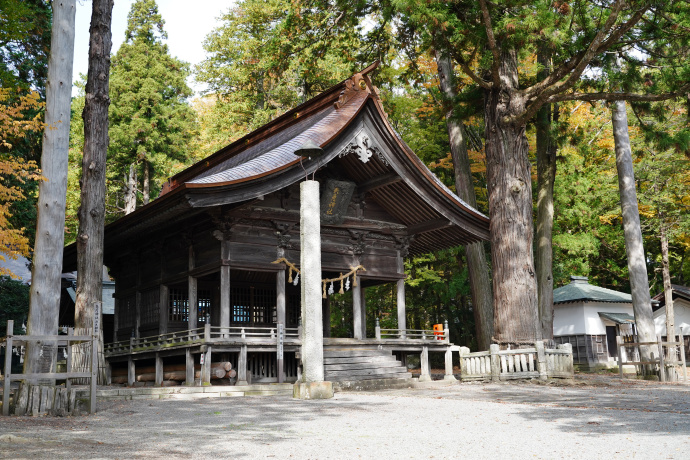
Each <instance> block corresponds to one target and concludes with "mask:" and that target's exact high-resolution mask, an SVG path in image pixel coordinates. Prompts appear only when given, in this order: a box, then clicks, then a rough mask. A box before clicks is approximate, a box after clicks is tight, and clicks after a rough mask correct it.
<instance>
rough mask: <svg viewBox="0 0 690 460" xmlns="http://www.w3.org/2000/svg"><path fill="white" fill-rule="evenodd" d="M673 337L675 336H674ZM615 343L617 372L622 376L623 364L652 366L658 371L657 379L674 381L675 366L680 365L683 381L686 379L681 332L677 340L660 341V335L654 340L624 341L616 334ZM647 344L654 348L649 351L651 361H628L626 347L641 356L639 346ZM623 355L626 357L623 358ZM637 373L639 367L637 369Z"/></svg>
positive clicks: (686, 371)
mask: <svg viewBox="0 0 690 460" xmlns="http://www.w3.org/2000/svg"><path fill="white" fill-rule="evenodd" d="M674 339H675V336H674ZM616 345H617V346H618V373H619V375H620V377H621V378H623V366H625V365H630V366H635V367H636V368H637V367H638V366H645V365H647V366H654V367H655V370H656V371H658V372H659V380H661V381H662V382H666V381H675V380H677V376H676V375H675V371H674V369H675V367H676V366H680V367H682V371H683V381H684V382H687V381H688V368H687V364H686V362H685V339H684V337H683V334H680V335H679V336H678V341H673V342H662V341H661V336H660V335H657V336H656V342H624V341H623V339H622V337H621V336H616ZM641 346H648V347H653V348H656V350H655V351H654V350H652V351H651V355H652V356H651V359H652V360H651V361H630V360H628V359H627V356H628V355H629V354H630V353H629V351H628V349H632V350H634V351H636V355H637V356H641V355H640V352H639V347H641ZM624 357H625V358H626V359H624ZM638 373H640V372H639V369H638Z"/></svg>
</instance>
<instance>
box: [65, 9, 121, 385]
mask: <svg viewBox="0 0 690 460" xmlns="http://www.w3.org/2000/svg"><path fill="white" fill-rule="evenodd" d="M112 10H113V0H93V10H92V15H91V29H90V33H91V38H90V42H89V72H88V78H87V82H86V104H85V106H84V112H83V114H82V116H83V118H84V157H83V161H82V178H81V205H80V206H79V232H78V234H77V297H76V300H75V306H74V325H75V327H77V328H93V320H94V315H99V316H100V315H101V313H102V308H101V299H102V288H103V284H102V281H103V226H104V224H105V164H106V156H107V153H108V106H109V105H110V98H109V96H108V94H109V89H108V88H109V75H110V48H111V46H112V39H111V38H112V33H111V28H110V24H111V19H112ZM99 324H101V325H102V321H99ZM99 339H100V343H102V341H103V335H102V334H100V335H99ZM100 348H101V350H99V351H100V353H99V361H102V360H103V359H102V358H103V354H102V346H101V347H100ZM101 375H102V374H101V373H99V376H101ZM99 380H101V381H100V382H99V383H102V384H103V383H105V382H104V381H102V377H100V378H99Z"/></svg>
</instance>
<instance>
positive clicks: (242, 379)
mask: <svg viewBox="0 0 690 460" xmlns="http://www.w3.org/2000/svg"><path fill="white" fill-rule="evenodd" d="M236 385H248V382H247V345H242V346H241V347H240V354H239V356H238V357H237V383H236Z"/></svg>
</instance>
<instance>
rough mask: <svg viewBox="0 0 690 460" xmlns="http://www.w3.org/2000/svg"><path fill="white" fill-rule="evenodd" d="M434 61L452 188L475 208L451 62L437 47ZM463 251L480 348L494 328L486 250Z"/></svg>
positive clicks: (471, 247)
mask: <svg viewBox="0 0 690 460" xmlns="http://www.w3.org/2000/svg"><path fill="white" fill-rule="evenodd" d="M436 62H437V65H438V77H439V82H440V86H441V91H442V92H443V94H444V95H445V99H446V103H447V109H446V127H447V129H448V138H449V141H450V152H451V156H452V157H453V166H454V170H455V189H456V191H457V194H458V196H459V197H460V198H461V199H462V200H463V201H465V202H466V203H467V204H469V205H470V206H472V207H474V208H476V207H477V198H476V196H475V193H474V184H473V182H472V173H471V171H470V160H469V157H468V155H467V143H466V141H465V129H464V127H463V126H462V123H461V122H460V121H458V120H456V119H455V118H454V117H453V105H452V104H453V102H454V101H453V100H454V99H455V89H454V87H453V84H452V81H453V67H452V63H451V60H450V58H449V57H448V56H443V55H442V54H441V52H439V51H436ZM465 253H466V255H467V267H468V272H469V276H470V289H471V293H472V310H473V313H474V322H475V327H476V334H477V345H478V346H479V349H480V350H488V349H489V345H491V336H492V334H493V328H494V305H493V293H492V292H491V280H490V279H489V267H488V265H487V262H486V252H485V251H484V245H483V244H482V243H472V244H468V245H467V246H465Z"/></svg>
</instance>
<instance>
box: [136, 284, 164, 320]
mask: <svg viewBox="0 0 690 460" xmlns="http://www.w3.org/2000/svg"><path fill="white" fill-rule="evenodd" d="M160 299H161V290H160V288H158V287H157V288H154V289H149V290H148V291H144V292H142V293H141V324H142V325H144V324H158V322H159V321H160V310H159V309H160Z"/></svg>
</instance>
